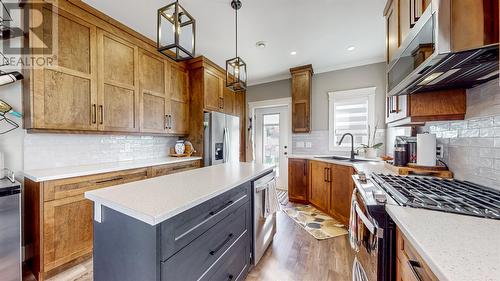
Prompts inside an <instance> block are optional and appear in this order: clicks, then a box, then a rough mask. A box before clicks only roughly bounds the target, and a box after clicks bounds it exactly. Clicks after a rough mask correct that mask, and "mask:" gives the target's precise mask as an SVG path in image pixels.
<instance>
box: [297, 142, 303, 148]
mask: <svg viewBox="0 0 500 281" xmlns="http://www.w3.org/2000/svg"><path fill="white" fill-rule="evenodd" d="M296 145H297V148H304V142H303V141H298V142H297V143H296Z"/></svg>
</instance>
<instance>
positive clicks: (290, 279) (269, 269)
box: [246, 212, 354, 281]
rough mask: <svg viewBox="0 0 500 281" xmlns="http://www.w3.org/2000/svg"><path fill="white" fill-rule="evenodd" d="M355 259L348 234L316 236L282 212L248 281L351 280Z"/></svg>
mask: <svg viewBox="0 0 500 281" xmlns="http://www.w3.org/2000/svg"><path fill="white" fill-rule="evenodd" d="M353 259H354V256H353V253H352V251H351V247H350V245H349V240H348V236H347V235H343V236H339V237H336V238H332V239H326V240H321V241H319V240H316V239H315V238H314V237H312V236H311V235H309V234H308V233H307V232H306V231H305V230H304V229H302V228H301V227H300V226H298V225H297V224H296V223H295V222H294V221H293V220H292V219H291V218H289V217H288V216H287V215H286V214H284V213H283V212H279V213H278V214H277V233H276V235H275V236H274V240H273V244H272V245H271V246H270V247H269V248H268V249H267V251H266V253H265V254H264V257H262V259H261V260H260V262H259V264H258V265H257V267H255V268H254V269H253V270H252V271H251V272H250V273H249V275H248V277H247V279H246V280H247V281H326V280H332V281H333V280H335V281H348V280H352V277H351V268H352V261H353Z"/></svg>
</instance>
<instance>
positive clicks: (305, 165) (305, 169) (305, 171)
mask: <svg viewBox="0 0 500 281" xmlns="http://www.w3.org/2000/svg"><path fill="white" fill-rule="evenodd" d="M304 176H307V164H306V161H304Z"/></svg>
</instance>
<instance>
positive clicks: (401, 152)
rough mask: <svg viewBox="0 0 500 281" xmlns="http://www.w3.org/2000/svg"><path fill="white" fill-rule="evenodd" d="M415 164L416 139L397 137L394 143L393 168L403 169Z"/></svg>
mask: <svg viewBox="0 0 500 281" xmlns="http://www.w3.org/2000/svg"><path fill="white" fill-rule="evenodd" d="M408 163H417V138H416V137H407V136H397V137H396V141H395V142H394V166H398V167H405V166H407V165H408Z"/></svg>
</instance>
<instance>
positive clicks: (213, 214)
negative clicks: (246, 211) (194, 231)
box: [209, 200, 233, 216]
mask: <svg viewBox="0 0 500 281" xmlns="http://www.w3.org/2000/svg"><path fill="white" fill-rule="evenodd" d="M231 204H233V200H231V201H229V202H227V203H226V204H224V205H222V206H221V207H220V208H218V209H216V210H215V211H211V212H210V213H209V215H210V216H215V215H217V214H218V213H220V212H222V211H223V210H224V209H225V208H227V207H229V206H230V205H231Z"/></svg>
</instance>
